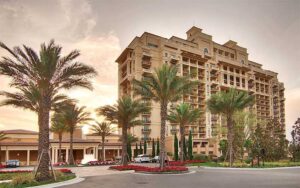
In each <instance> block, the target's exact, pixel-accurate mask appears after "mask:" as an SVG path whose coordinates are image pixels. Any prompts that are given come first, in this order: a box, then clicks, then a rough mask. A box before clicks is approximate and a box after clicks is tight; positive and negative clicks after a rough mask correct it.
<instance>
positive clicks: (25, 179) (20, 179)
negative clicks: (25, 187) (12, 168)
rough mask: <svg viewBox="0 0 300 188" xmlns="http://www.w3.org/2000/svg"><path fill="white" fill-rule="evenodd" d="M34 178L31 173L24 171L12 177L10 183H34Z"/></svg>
mask: <svg viewBox="0 0 300 188" xmlns="http://www.w3.org/2000/svg"><path fill="white" fill-rule="evenodd" d="M34 182H36V181H35V178H34V175H33V174H32V173H26V174H18V175H16V176H15V177H13V179H12V182H11V183H12V185H14V186H16V185H22V184H31V183H34Z"/></svg>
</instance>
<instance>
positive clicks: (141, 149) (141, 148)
mask: <svg viewBox="0 0 300 188" xmlns="http://www.w3.org/2000/svg"><path fill="white" fill-rule="evenodd" d="M139 154H143V147H142V142H140V151H139Z"/></svg>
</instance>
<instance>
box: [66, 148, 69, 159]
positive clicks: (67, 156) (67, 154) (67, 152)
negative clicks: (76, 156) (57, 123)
mask: <svg viewBox="0 0 300 188" xmlns="http://www.w3.org/2000/svg"><path fill="white" fill-rule="evenodd" d="M68 161H69V148H66V162H68Z"/></svg>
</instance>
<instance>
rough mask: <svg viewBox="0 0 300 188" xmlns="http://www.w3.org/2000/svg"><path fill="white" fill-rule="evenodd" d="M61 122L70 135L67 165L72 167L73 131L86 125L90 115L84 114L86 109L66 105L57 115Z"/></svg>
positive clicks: (74, 105) (69, 104)
mask: <svg viewBox="0 0 300 188" xmlns="http://www.w3.org/2000/svg"><path fill="white" fill-rule="evenodd" d="M57 118H59V119H60V121H61V122H63V123H64V124H65V125H66V126H67V129H68V132H69V133H70V150H69V161H68V163H69V165H74V163H75V161H74V156H73V137H74V131H75V129H76V128H77V127H78V126H79V125H83V124H85V123H88V122H89V121H91V120H92V119H91V118H90V113H89V112H86V107H85V106H83V107H78V106H77V105H76V104H75V103H68V104H66V105H65V106H64V107H62V111H61V112H60V113H59V114H58V117H57Z"/></svg>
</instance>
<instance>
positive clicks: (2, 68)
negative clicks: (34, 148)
mask: <svg viewBox="0 0 300 188" xmlns="http://www.w3.org/2000/svg"><path fill="white" fill-rule="evenodd" d="M0 47H1V48H3V49H4V50H6V51H7V52H8V53H9V54H10V57H3V58H2V59H1V60H0V75H5V76H8V77H10V78H12V79H11V83H10V86H11V87H14V88H15V89H17V90H18V91H19V92H17V93H8V92H4V93H2V95H5V96H7V97H8V100H9V99H13V101H14V103H11V102H7V103H5V102H4V104H5V105H14V106H17V107H22V108H26V109H32V108H34V107H36V106H38V108H37V111H36V112H37V115H38V126H39V145H38V153H39V156H41V162H40V164H39V167H38V169H37V171H38V173H37V174H38V175H39V176H38V177H37V179H38V180H48V179H51V178H53V177H51V176H50V173H49V155H41V154H42V152H46V153H48V152H49V117H50V110H51V109H52V108H53V103H54V101H53V99H54V96H56V95H58V92H59V91H60V90H61V89H70V88H73V87H76V86H79V87H83V88H88V89H92V85H91V82H90V80H89V78H90V77H92V76H95V75H96V71H95V70H94V68H92V67H89V66H87V65H85V64H83V63H80V62H74V61H75V59H76V58H77V57H78V56H79V55H80V53H79V52H78V51H77V50H74V51H72V52H71V53H69V54H67V55H66V56H62V55H61V51H62V47H61V46H59V45H56V44H55V43H54V40H51V41H50V42H49V44H48V45H46V44H45V43H43V44H42V45H41V48H40V52H39V53H36V52H35V51H34V50H33V49H32V48H30V47H28V46H25V45H23V48H20V47H15V48H13V49H10V48H8V47H7V46H6V45H5V44H4V43H2V42H0ZM31 87H34V88H36V94H37V95H38V100H37V103H35V104H32V103H28V101H27V100H23V99H24V98H26V96H24V94H25V93H26V90H30V88H31ZM24 90H25V91H24ZM18 99H19V100H18ZM23 102H24V103H23Z"/></svg>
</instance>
